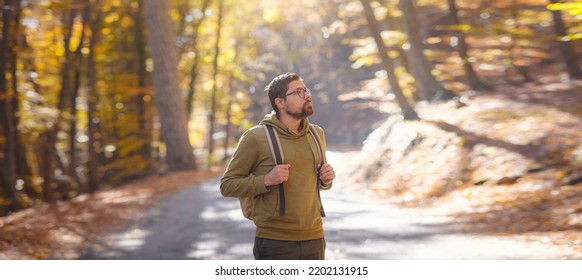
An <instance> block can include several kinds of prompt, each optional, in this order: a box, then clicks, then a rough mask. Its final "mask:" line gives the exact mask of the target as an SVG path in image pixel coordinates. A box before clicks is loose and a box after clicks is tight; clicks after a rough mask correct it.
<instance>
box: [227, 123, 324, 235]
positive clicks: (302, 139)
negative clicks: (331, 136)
mask: <svg viewBox="0 0 582 280" xmlns="http://www.w3.org/2000/svg"><path fill="white" fill-rule="evenodd" d="M260 124H261V125H265V124H267V125H271V126H273V127H274V128H275V130H276V131H277V134H278V136H279V139H280V141H281V146H282V147H283V148H282V152H283V155H284V158H285V162H284V163H286V164H290V165H291V167H290V169H289V179H288V180H287V181H286V182H284V185H285V216H279V204H280V202H279V189H278V188H277V187H268V188H267V187H265V185H264V184H263V182H264V177H265V175H266V174H267V173H269V171H271V170H272V169H273V167H275V160H274V159H273V156H272V155H271V150H270V149H269V144H268V142H267V141H268V140H267V136H266V134H265V129H264V128H263V127H262V126H261V125H259V126H255V127H253V128H250V129H249V130H247V131H246V132H245V133H244V134H243V135H242V137H241V139H240V141H239V143H238V146H237V148H236V150H235V152H234V154H233V156H232V159H231V161H230V163H229V164H228V167H227V169H226V172H225V173H224V176H223V177H222V179H221V183H220V192H221V193H222V195H223V196H225V197H254V198H255V199H254V211H253V212H254V217H253V221H254V222H255V225H256V226H257V231H256V236H257V237H262V238H268V239H275V240H292V241H300V240H311V239H318V238H322V237H323V222H322V219H321V213H320V209H321V205H320V202H319V198H318V193H317V192H318V191H319V190H318V189H317V188H318V184H317V180H318V179H317V166H318V165H317V163H319V162H320V156H319V153H318V151H317V146H316V144H315V143H314V141H313V139H312V137H311V136H309V135H307V134H308V133H310V132H309V120H308V119H305V120H303V121H302V123H301V126H300V128H301V131H299V133H295V132H292V131H291V130H290V129H289V128H287V127H286V126H285V125H284V124H283V123H281V122H280V121H279V120H278V119H277V117H276V114H275V113H274V112H272V113H271V114H269V115H266V116H265V118H264V119H263V120H262V121H261V123H260ZM315 129H316V131H317V134H319V135H318V137H319V139H320V140H321V144H322V146H323V147H322V148H323V151H324V155H325V150H326V147H325V135H324V133H323V129H322V128H321V127H319V126H317V125H315Z"/></svg>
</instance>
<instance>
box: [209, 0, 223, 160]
mask: <svg viewBox="0 0 582 280" xmlns="http://www.w3.org/2000/svg"><path fill="white" fill-rule="evenodd" d="M223 13H224V11H223V7H222V0H218V26H217V27H216V28H217V31H216V43H215V44H214V62H213V65H212V68H213V72H212V80H213V85H212V96H211V97H210V115H209V117H208V163H209V164H212V163H213V153H214V125H215V122H216V94H217V91H218V57H219V56H220V33H221V32H220V31H221V29H222V17H223Z"/></svg>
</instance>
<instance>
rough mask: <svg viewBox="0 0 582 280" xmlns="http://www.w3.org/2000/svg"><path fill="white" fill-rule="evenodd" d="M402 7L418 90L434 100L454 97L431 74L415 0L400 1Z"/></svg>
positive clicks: (412, 68)
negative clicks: (425, 54) (424, 52)
mask: <svg viewBox="0 0 582 280" xmlns="http://www.w3.org/2000/svg"><path fill="white" fill-rule="evenodd" d="M400 9H401V10H402V12H403V13H404V23H405V24H404V25H405V29H406V33H407V35H408V42H409V44H410V51H409V57H410V61H411V62H412V63H411V70H412V72H413V74H414V79H415V81H416V85H417V90H419V91H421V92H423V93H424V94H422V95H421V96H427V97H428V98H429V100H432V101H436V100H446V99H451V98H453V97H454V96H455V95H454V94H453V93H452V92H451V91H450V90H447V89H445V88H443V87H442V86H441V85H440V84H439V82H438V81H437V80H436V79H435V78H434V76H433V75H432V74H431V67H430V66H429V64H428V62H427V61H426V58H425V57H424V54H423V50H424V48H425V46H424V43H423V42H422V38H421V36H420V27H419V24H418V16H417V13H416V7H415V4H414V0H409V1H400Z"/></svg>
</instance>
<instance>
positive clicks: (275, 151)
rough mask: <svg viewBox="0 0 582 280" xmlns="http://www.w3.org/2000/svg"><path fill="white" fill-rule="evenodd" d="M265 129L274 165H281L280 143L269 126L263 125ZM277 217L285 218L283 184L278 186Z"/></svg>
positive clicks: (275, 133)
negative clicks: (278, 202)
mask: <svg viewBox="0 0 582 280" xmlns="http://www.w3.org/2000/svg"><path fill="white" fill-rule="evenodd" d="M263 126H264V127H265V132H266V134H267V142H269V149H271V154H272V155H273V159H275V164H276V165H280V164H283V161H284V158H283V153H282V152H281V141H280V140H279V136H278V135H277V132H275V129H274V128H273V127H272V126H270V125H263ZM279 201H280V207H279V216H285V187H284V185H283V183H281V184H279Z"/></svg>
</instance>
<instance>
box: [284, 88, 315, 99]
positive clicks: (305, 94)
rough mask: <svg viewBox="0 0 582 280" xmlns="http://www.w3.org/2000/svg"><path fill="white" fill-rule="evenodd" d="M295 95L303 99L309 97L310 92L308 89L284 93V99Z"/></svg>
mask: <svg viewBox="0 0 582 280" xmlns="http://www.w3.org/2000/svg"><path fill="white" fill-rule="evenodd" d="M296 93H297V96H299V97H301V98H303V99H305V98H307V97H310V96H311V91H309V89H308V88H298V89H296V90H294V91H292V92H290V93H286V94H285V97H287V96H289V95H292V94H296Z"/></svg>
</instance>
